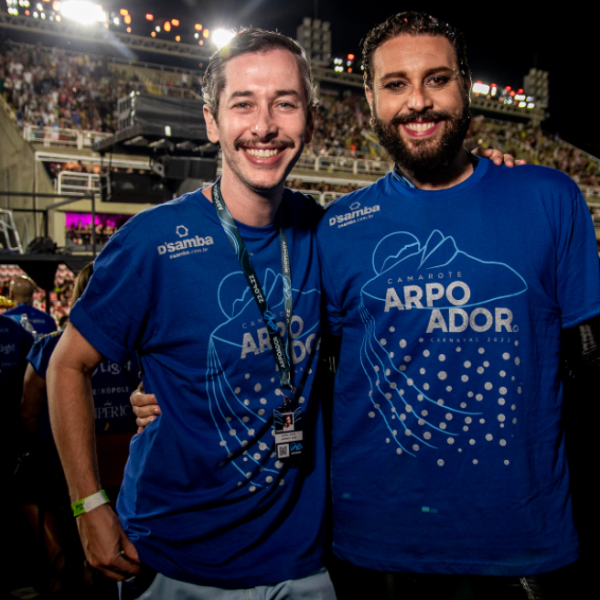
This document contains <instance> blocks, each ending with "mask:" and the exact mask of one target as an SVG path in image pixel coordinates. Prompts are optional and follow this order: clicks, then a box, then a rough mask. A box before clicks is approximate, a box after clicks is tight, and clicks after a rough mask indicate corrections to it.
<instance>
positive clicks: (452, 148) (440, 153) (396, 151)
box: [372, 102, 471, 181]
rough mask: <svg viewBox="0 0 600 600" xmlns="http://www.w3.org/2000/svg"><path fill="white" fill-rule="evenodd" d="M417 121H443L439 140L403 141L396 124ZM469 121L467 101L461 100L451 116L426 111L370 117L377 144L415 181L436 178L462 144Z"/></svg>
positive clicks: (454, 156) (443, 112)
mask: <svg viewBox="0 0 600 600" xmlns="http://www.w3.org/2000/svg"><path fill="white" fill-rule="evenodd" d="M418 120H429V121H431V120H435V121H446V128H445V131H444V133H443V134H442V137H441V139H440V140H439V141H434V140H429V139H411V140H410V141H409V142H407V141H405V140H404V139H403V137H402V135H401V134H400V132H399V131H398V128H399V126H400V125H402V124H405V123H411V122H414V121H418ZM470 122H471V113H470V110H469V104H468V103H467V102H465V103H464V105H463V109H462V112H461V114H460V115H459V116H452V115H451V114H450V113H448V112H445V111H433V110H430V111H425V112H423V113H419V114H410V115H396V116H395V117H394V118H393V119H392V120H391V121H383V120H382V119H380V118H378V117H377V114H376V113H374V116H373V119H372V125H373V129H374V131H375V134H376V135H377V137H378V139H379V143H380V144H381V145H382V146H383V147H384V148H385V150H386V151H387V153H388V154H389V155H390V157H391V158H392V160H393V161H394V162H395V163H396V165H397V166H398V168H399V169H400V170H401V171H404V172H406V173H407V174H409V175H412V176H414V177H415V178H416V179H417V180H418V181H429V180H431V179H432V178H436V177H437V176H438V175H439V174H440V173H441V172H443V171H444V170H445V169H446V168H447V167H448V165H450V163H451V162H452V161H453V160H454V159H455V158H456V156H457V155H458V153H459V152H460V150H461V149H462V147H463V142H464V139H465V136H466V135H467V131H468V130H469V124H470Z"/></svg>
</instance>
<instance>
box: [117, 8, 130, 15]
mask: <svg viewBox="0 0 600 600" xmlns="http://www.w3.org/2000/svg"><path fill="white" fill-rule="evenodd" d="M119 14H120V15H121V16H122V17H124V16H125V15H128V14H129V13H128V12H127V9H126V8H122V9H121V10H120V11H119Z"/></svg>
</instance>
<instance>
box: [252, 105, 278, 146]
mask: <svg viewBox="0 0 600 600" xmlns="http://www.w3.org/2000/svg"><path fill="white" fill-rule="evenodd" d="M252 134H253V135H255V136H257V137H258V138H259V139H260V140H261V141H268V140H270V139H271V138H273V137H275V136H276V135H277V123H276V122H275V119H274V117H273V114H272V113H271V110H270V107H268V106H264V107H260V108H259V109H258V110H257V111H256V113H255V120H254V124H253V126H252Z"/></svg>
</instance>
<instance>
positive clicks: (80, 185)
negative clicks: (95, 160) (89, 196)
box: [56, 171, 100, 196]
mask: <svg viewBox="0 0 600 600" xmlns="http://www.w3.org/2000/svg"><path fill="white" fill-rule="evenodd" d="M56 192H57V193H58V194H60V195H61V196H81V194H86V193H89V192H94V193H96V194H98V193H100V175H97V174H96V173H75V172H73V171H61V172H60V173H59V174H58V178H57V179H56Z"/></svg>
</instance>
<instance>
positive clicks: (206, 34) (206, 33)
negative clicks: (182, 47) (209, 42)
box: [202, 29, 210, 38]
mask: <svg viewBox="0 0 600 600" xmlns="http://www.w3.org/2000/svg"><path fill="white" fill-rule="evenodd" d="M202 35H203V36H204V37H205V38H207V37H208V36H209V35H210V31H209V30H208V29H205V30H204V31H203V32H202Z"/></svg>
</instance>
